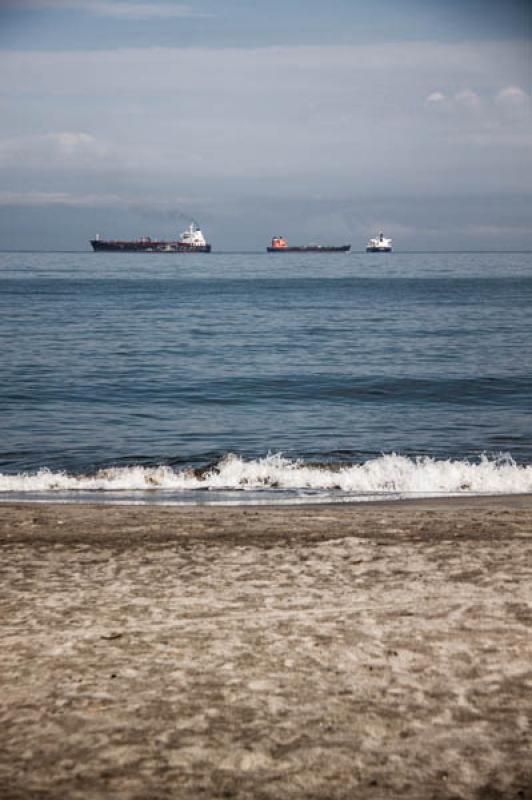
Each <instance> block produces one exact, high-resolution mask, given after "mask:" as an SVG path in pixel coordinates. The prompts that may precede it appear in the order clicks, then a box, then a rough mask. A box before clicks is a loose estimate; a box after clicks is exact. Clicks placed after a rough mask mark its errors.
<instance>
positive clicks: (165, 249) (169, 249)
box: [91, 239, 211, 253]
mask: <svg viewBox="0 0 532 800" xmlns="http://www.w3.org/2000/svg"><path fill="white" fill-rule="evenodd" d="M91 245H92V249H93V250H94V251H95V252H105V253H210V252H211V246H210V244H205V245H188V244H183V243H182V242H151V241H150V242H142V241H136V242H120V241H110V242H106V241H104V240H103V239H92V240H91Z"/></svg>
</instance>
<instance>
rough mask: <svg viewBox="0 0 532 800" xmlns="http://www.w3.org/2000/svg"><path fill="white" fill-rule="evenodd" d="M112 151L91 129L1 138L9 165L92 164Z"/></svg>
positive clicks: (2, 160)
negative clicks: (93, 134)
mask: <svg viewBox="0 0 532 800" xmlns="http://www.w3.org/2000/svg"><path fill="white" fill-rule="evenodd" d="M109 155H110V148H109V146H108V145H106V144H104V143H103V142H101V141H98V139H96V138H95V137H94V136H92V135H91V134H90V133H79V132H72V131H60V132H58V133H46V134H40V135H35V136H22V137H17V138H12V139H5V140H3V141H0V164H2V165H8V166H13V165H16V164H21V165H24V166H60V165H64V166H72V165H75V164H78V165H83V166H90V165H91V164H94V163H95V162H101V161H102V159H106V158H107V157H108V156H109Z"/></svg>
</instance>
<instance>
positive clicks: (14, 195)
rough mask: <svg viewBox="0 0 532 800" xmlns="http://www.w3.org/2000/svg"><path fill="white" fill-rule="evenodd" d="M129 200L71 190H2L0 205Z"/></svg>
mask: <svg viewBox="0 0 532 800" xmlns="http://www.w3.org/2000/svg"><path fill="white" fill-rule="evenodd" d="M125 205H127V200H124V198H122V197H119V196H118V195H113V194H78V195H75V194H70V193H69V192H38V191H30V192H9V191H0V206H40V207H42V206H71V207H73V208H88V207H97V206H105V207H108V206H115V207H116V206H125Z"/></svg>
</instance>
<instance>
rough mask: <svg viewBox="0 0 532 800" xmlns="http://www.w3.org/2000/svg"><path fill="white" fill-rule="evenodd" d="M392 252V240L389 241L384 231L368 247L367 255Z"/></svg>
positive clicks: (370, 241) (371, 240)
mask: <svg viewBox="0 0 532 800" xmlns="http://www.w3.org/2000/svg"><path fill="white" fill-rule="evenodd" d="M391 250H392V240H391V239H387V238H386V236H385V235H384V234H383V232H382V231H381V232H380V233H379V235H378V236H376V237H375V238H374V239H370V240H369V242H368V243H367V245H366V253H390V252H391Z"/></svg>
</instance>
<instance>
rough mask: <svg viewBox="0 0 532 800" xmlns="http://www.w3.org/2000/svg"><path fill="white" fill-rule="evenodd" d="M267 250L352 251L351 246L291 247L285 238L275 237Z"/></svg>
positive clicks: (279, 251) (270, 251)
mask: <svg viewBox="0 0 532 800" xmlns="http://www.w3.org/2000/svg"><path fill="white" fill-rule="evenodd" d="M266 250H267V251H268V253H347V252H348V251H349V250H351V245H350V244H341V245H328V244H302V245H297V246H295V245H293V246H292V245H290V246H289V245H288V242H287V241H286V239H285V238H284V237H283V236H274V237H273V239H272V243H271V245H270V246H269V247H267V248H266Z"/></svg>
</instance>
